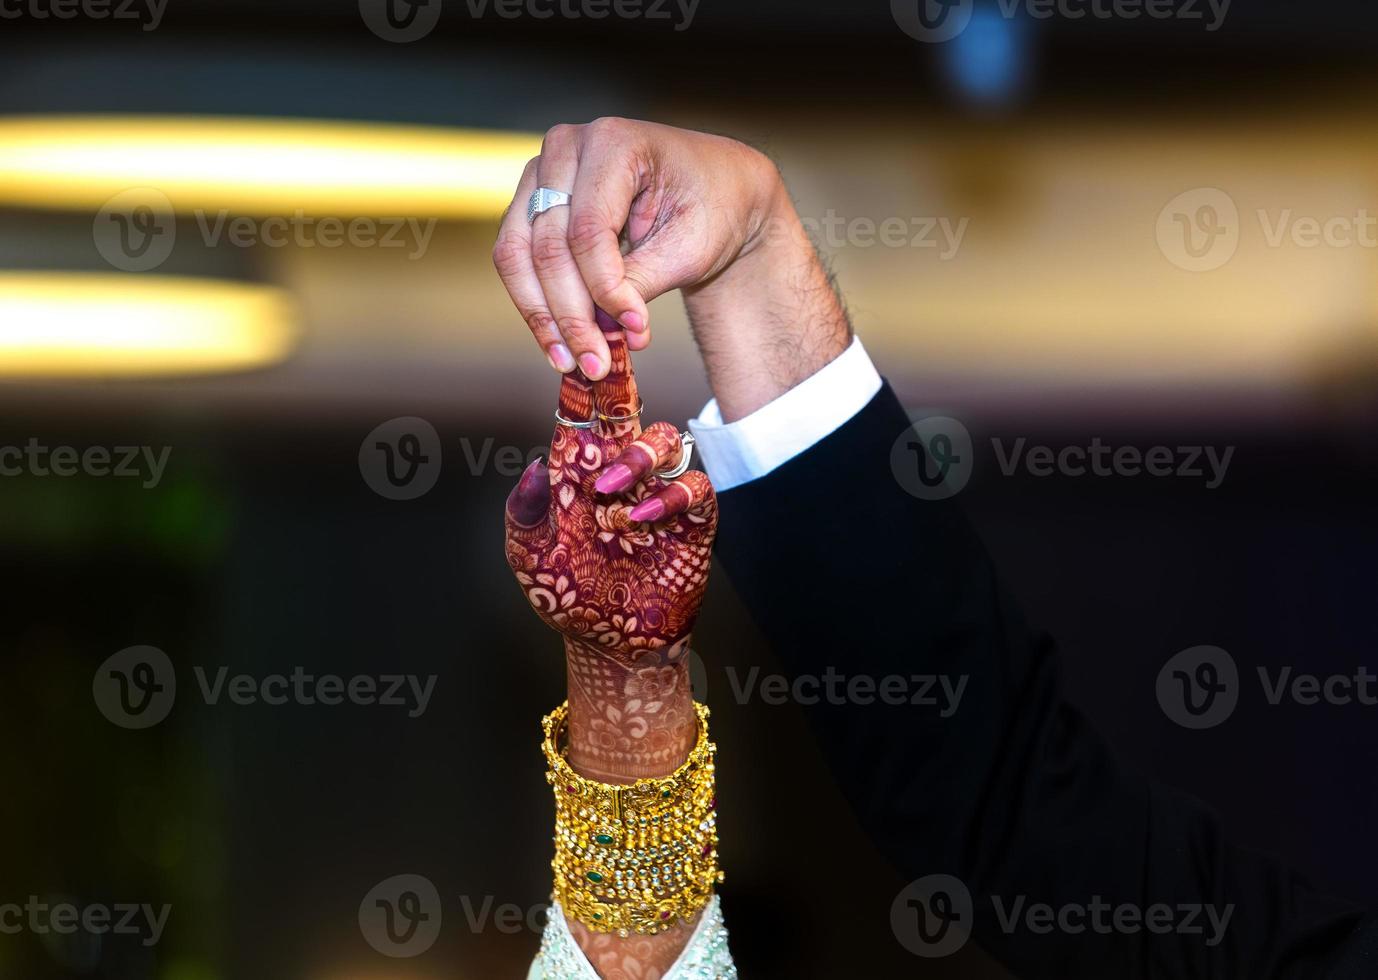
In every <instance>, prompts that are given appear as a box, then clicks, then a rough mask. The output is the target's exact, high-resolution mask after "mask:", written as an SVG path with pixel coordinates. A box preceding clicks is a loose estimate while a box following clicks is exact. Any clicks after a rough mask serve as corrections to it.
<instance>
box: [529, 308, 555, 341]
mask: <svg viewBox="0 0 1378 980" xmlns="http://www.w3.org/2000/svg"><path fill="white" fill-rule="evenodd" d="M554 322H555V318H554V317H552V316H551V315H550V311H549V310H532V311H531V312H530V313H528V314H526V326H527V328H528V329H529V330H530V331H531V332H532V333H533V334H535V335H536V336H537V337H538V338H539V337H541V336H542V335H543V334H548V333H550V327H551V324H553V323H554Z"/></svg>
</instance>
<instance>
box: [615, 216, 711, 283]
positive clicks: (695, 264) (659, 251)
mask: <svg viewBox="0 0 1378 980" xmlns="http://www.w3.org/2000/svg"><path fill="white" fill-rule="evenodd" d="M628 230H629V232H630V231H632V230H633V229H632V228H631V227H630V226H629V229H628ZM629 237H630V236H629ZM715 240H716V238H715V236H714V234H713V229H712V228H711V227H710V225H709V219H708V213H707V209H706V208H686V209H684V210H683V211H681V212H680V213H679V214H677V215H675V217H674V219H673V220H670V221H666V222H664V223H658V224H657V225H656V226H655V227H653V228H652V229H651V230H650V232H649V234H647V235H645V236H644V237H642V238H635V237H632V238H631V241H632V242H633V245H632V247H631V249H630V250H629V251H628V252H627V254H626V255H624V256H623V258H622V262H623V268H624V270H625V271H624V273H623V274H624V276H625V277H626V280H627V282H629V283H631V284H632V286H633V287H634V288H635V289H636V291H637V292H638V293H640V294H641V298H642V299H643V300H645V301H646V302H647V303H649V302H650V301H651V300H653V299H655V298H656V297H657V296H661V295H663V294H665V293H668V292H670V291H671V290H675V289H680V288H682V287H684V286H694V285H697V284H698V283H699V282H700V281H701V280H702V279H703V278H704V276H705V273H706V271H707V270H709V269H711V268H713V266H714V264H715V262H716V261H717V256H716V255H709V254H706V253H707V252H709V251H710V250H712V249H713V248H714V245H713V242H714V241H715Z"/></svg>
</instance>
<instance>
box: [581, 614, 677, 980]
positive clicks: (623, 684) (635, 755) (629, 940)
mask: <svg viewBox="0 0 1378 980" xmlns="http://www.w3.org/2000/svg"><path fill="white" fill-rule="evenodd" d="M666 649H668V648H666ZM565 660H566V669H567V671H568V675H569V729H568V731H569V764H570V766H571V767H572V768H573V769H574V770H575V771H576V772H577V773H579V775H581V776H584V777H586V778H588V779H594V780H597V781H598V782H602V783H614V784H622V783H632V782H635V781H636V780H637V779H640V778H643V777H649V776H665V775H668V774H669V773H672V772H674V771H675V770H676V769H677V768H679V766H680V765H681V764H682V763H683V762H684V761H685V759H687V758H688V756H689V753H690V751H691V750H692V749H693V747H694V744H695V742H696V740H697V737H698V721H697V717H696V715H695V713H694V704H693V696H692V694H691V692H690V686H689V668H688V658H687V657H684V658H681V659H680V660H679V661H678V662H677V663H674V664H671V663H668V662H667V660H666V658H665V657H664V656H655V655H651V656H648V657H646V658H644V659H643V660H641V661H639V662H638V663H637V664H635V665H630V666H629V665H625V664H623V663H621V662H620V661H618V660H615V659H614V658H612V657H610V656H608V655H607V654H606V653H604V652H602V651H600V650H599V649H598V647H597V646H595V645H593V644H586V643H583V642H580V641H576V640H573V639H569V638H566V640H565ZM568 921H569V926H570V931H571V933H572V934H573V935H574V938H575V940H576V941H577V942H578V943H579V947H580V948H581V949H582V950H583V951H584V955H586V956H587V957H588V959H589V962H590V963H592V964H593V967H594V969H596V970H597V971H598V973H599V975H600V976H604V977H608V976H627V977H640V976H661V975H663V974H665V973H666V972H667V971H668V970H669V969H670V967H671V966H672V965H674V962H675V960H676V959H677V958H678V957H679V954H680V952H681V951H682V950H683V949H684V946H685V944H686V943H688V941H689V937H690V936H691V935H692V934H693V928H694V923H692V922H689V923H683V922H682V923H679V924H677V925H676V926H675V927H673V928H671V929H669V930H668V931H666V932H663V933H658V934H656V935H653V936H643V935H632V936H628V937H625V938H624V937H621V936H618V935H616V934H610V933H596V932H593V931H591V930H589V929H588V928H586V927H585V926H584V925H583V924H582V923H580V922H578V921H576V920H574V919H568Z"/></svg>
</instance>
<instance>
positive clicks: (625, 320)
mask: <svg viewBox="0 0 1378 980" xmlns="http://www.w3.org/2000/svg"><path fill="white" fill-rule="evenodd" d="M619 322H620V323H621V324H622V326H624V327H626V328H627V329H628V330H631V331H633V332H634V333H641V331H643V330H645V329H646V320H645V319H644V318H643V317H642V316H641V314H640V313H638V312H636V311H635V310H628V311H627V312H626V313H623V314H622V316H621V318H620V320H619Z"/></svg>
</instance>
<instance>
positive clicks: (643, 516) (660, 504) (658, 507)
mask: <svg viewBox="0 0 1378 980" xmlns="http://www.w3.org/2000/svg"><path fill="white" fill-rule="evenodd" d="M664 513H665V501H663V500H657V499H656V498H655V497H651V498H649V499H647V500H643V501H641V503H639V504H637V505H636V506H635V507H633V508H632V510H631V513H630V514H628V515H627V516H628V517H630V518H631V519H632V520H634V521H658V520H660V518H661V515H663V514H664Z"/></svg>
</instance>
